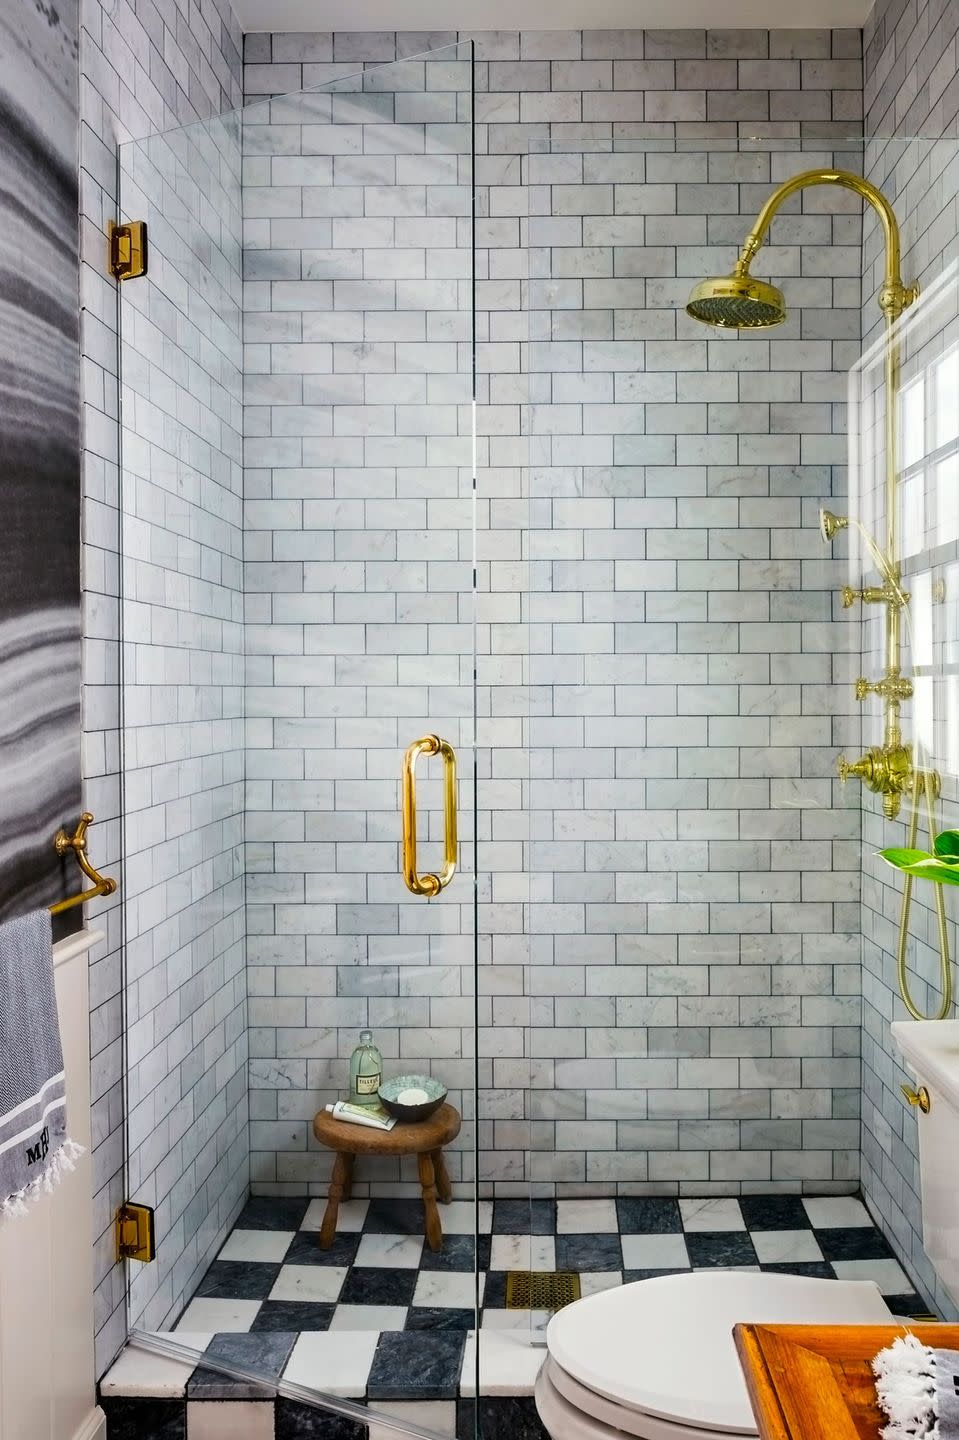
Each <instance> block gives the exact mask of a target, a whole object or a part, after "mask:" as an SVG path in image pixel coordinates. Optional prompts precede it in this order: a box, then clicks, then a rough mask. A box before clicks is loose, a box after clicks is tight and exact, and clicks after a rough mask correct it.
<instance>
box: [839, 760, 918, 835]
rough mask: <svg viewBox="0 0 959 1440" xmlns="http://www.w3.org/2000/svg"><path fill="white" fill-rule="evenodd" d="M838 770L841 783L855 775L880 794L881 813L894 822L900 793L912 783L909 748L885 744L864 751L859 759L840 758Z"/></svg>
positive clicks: (900, 797) (900, 799) (897, 812)
mask: <svg viewBox="0 0 959 1440" xmlns="http://www.w3.org/2000/svg"><path fill="white" fill-rule="evenodd" d="M838 769H839V779H840V780H841V781H842V783H843V784H845V783H846V781H847V780H848V779H849V778H850V776H856V778H857V779H859V780H861V781H862V783H863V784H864V785H865V786H866V788H867V789H868V790H871V791H872V792H873V794H875V795H881V796H882V809H883V814H884V815H885V816H886V817H887V819H889V820H894V819H895V818H896V816H897V815H898V814H899V806H900V804H901V801H902V795H903V792H904V791H905V790H908V789H909V787H910V785H911V784H912V751H911V750H910V749H909V747H908V745H893V746H885V745H884V746H882V747H881V748H880V747H876V748H874V749H872V750H867V751H866V753H865V755H863V756H862V757H861V758H860V759H859V760H853V761H849V760H847V759H846V757H845V755H840V757H839V764H838Z"/></svg>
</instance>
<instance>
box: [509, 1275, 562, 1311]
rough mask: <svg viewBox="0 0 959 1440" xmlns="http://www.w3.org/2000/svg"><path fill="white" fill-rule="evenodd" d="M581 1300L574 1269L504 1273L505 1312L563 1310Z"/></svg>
mask: <svg viewBox="0 0 959 1440" xmlns="http://www.w3.org/2000/svg"><path fill="white" fill-rule="evenodd" d="M579 1297H580V1288H579V1276H578V1275H577V1274H576V1273H575V1271H573V1270H507V1272H506V1308H507V1310H562V1308H563V1306H564V1305H571V1304H572V1303H573V1301H574V1300H578V1299H579Z"/></svg>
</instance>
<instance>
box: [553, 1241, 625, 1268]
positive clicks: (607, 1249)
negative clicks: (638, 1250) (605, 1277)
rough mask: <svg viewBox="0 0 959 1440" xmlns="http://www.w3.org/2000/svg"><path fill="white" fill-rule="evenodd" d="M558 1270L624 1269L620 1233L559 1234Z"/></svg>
mask: <svg viewBox="0 0 959 1440" xmlns="http://www.w3.org/2000/svg"><path fill="white" fill-rule="evenodd" d="M556 1268H557V1270H622V1268H623V1247H622V1246H621V1245H620V1243H619V1236H618V1235H557V1236H556Z"/></svg>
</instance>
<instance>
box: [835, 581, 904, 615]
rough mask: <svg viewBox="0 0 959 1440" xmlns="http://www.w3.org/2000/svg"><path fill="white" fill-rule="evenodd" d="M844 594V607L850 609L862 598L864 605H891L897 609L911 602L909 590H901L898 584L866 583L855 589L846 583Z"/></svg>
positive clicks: (841, 592) (841, 593) (842, 591)
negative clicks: (859, 588)
mask: <svg viewBox="0 0 959 1440" xmlns="http://www.w3.org/2000/svg"><path fill="white" fill-rule="evenodd" d="M839 593H840V595H841V596H842V608H843V609H844V610H848V609H849V608H850V607H851V606H853V605H855V603H856V601H857V600H861V601H862V603H863V604H864V605H891V606H893V607H894V608H895V609H897V610H898V609H901V607H902V606H903V605H908V604H909V599H910V596H909V592H908V590H900V589H899V586H898V585H890V584H888V583H887V584H885V585H864V586H863V588H862V589H861V590H854V589H853V587H852V586H851V585H844V586H843V587H842V589H841V590H840V592H839Z"/></svg>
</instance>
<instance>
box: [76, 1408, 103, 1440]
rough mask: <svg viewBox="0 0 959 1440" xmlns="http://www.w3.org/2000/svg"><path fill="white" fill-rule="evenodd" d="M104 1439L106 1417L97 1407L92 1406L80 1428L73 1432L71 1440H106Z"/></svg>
mask: <svg viewBox="0 0 959 1440" xmlns="http://www.w3.org/2000/svg"><path fill="white" fill-rule="evenodd" d="M106 1437H107V1417H106V1416H105V1415H104V1413H103V1411H102V1410H101V1409H100V1407H99V1405H94V1407H93V1409H92V1410H91V1411H90V1413H89V1415H88V1416H87V1418H86V1419H85V1420H84V1422H83V1424H82V1425H81V1426H80V1428H79V1429H78V1430H75V1431H74V1432H73V1440H106Z"/></svg>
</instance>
